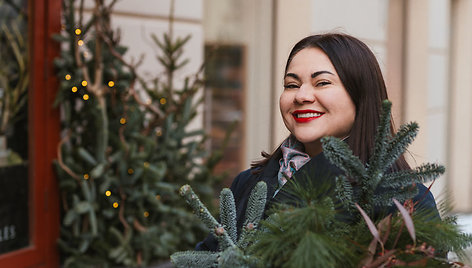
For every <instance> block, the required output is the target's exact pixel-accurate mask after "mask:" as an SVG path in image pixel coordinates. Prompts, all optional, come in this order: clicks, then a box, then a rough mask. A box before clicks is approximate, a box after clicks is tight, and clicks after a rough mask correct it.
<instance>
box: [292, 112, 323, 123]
mask: <svg viewBox="0 0 472 268" xmlns="http://www.w3.org/2000/svg"><path fill="white" fill-rule="evenodd" d="M323 114H324V113H322V112H320V111H316V110H296V111H294V112H293V113H292V116H293V118H294V119H295V121H296V122H297V123H306V122H310V121H312V120H315V119H318V118H320V117H321V116H323Z"/></svg>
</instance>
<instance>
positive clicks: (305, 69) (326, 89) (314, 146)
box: [280, 48, 356, 156]
mask: <svg viewBox="0 0 472 268" xmlns="http://www.w3.org/2000/svg"><path fill="white" fill-rule="evenodd" d="M280 112H281V113H282V117H283V120H284V123H285V126H286V127H287V129H288V130H289V131H290V132H291V133H292V134H293V135H294V136H295V137H296V138H297V140H299V141H300V142H302V143H303V144H304V145H305V151H306V152H307V153H308V154H309V155H310V156H314V155H317V154H318V153H320V152H321V151H322V148H321V142H320V139H321V138H322V137H324V136H335V137H338V138H344V137H346V136H347V135H348V134H349V131H350V130H351V128H352V125H353V123H354V119H355V116H356V107H355V105H354V103H353V102H352V100H351V97H350V96H349V94H348V93H347V91H346V89H345V88H344V85H343V84H342V83H341V80H340V79H339V76H338V74H337V72H336V70H335V68H334V66H333V64H332V63H331V61H330V60H329V58H328V56H327V55H326V54H325V53H324V52H323V51H322V50H321V49H319V48H304V49H302V50H300V51H299V52H298V53H297V54H296V55H295V56H294V57H293V59H292V61H291V63H290V65H289V66H288V69H287V73H286V74H285V78H284V92H283V93H282V95H280Z"/></svg>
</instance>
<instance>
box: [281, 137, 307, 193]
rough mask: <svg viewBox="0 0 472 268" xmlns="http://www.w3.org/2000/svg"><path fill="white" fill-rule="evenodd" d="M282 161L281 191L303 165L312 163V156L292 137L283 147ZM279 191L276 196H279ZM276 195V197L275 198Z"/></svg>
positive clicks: (285, 141)
mask: <svg viewBox="0 0 472 268" xmlns="http://www.w3.org/2000/svg"><path fill="white" fill-rule="evenodd" d="M280 148H281V149H282V159H280V161H279V164H280V169H279V174H278V179H279V187H278V189H280V188H281V187H282V186H283V185H284V184H285V183H286V182H287V180H288V179H290V178H291V177H292V176H293V174H294V173H295V171H297V170H299V169H300V168H301V167H302V166H303V165H305V164H306V163H307V162H308V161H310V156H309V155H308V154H307V153H305V152H303V151H304V147H303V144H302V143H301V142H299V141H298V140H297V139H296V138H295V137H294V136H293V135H290V137H288V138H287V139H286V140H284V142H283V143H282V145H281V146H280ZM277 192H278V190H277V191H276V193H275V194H277ZM275 194H274V196H275Z"/></svg>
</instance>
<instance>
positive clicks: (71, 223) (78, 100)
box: [55, 0, 219, 267]
mask: <svg viewBox="0 0 472 268" xmlns="http://www.w3.org/2000/svg"><path fill="white" fill-rule="evenodd" d="M115 3H116V1H102V0H96V1H95V7H94V8H93V12H92V14H91V16H90V18H89V19H85V18H86V16H84V12H83V4H84V1H79V3H76V1H74V0H68V1H64V2H63V11H64V12H63V14H64V30H63V33H62V34H61V35H57V36H56V37H55V38H56V39H57V40H58V41H60V42H61V43H62V46H61V47H62V51H61V56H60V58H58V59H56V61H55V63H56V66H57V69H58V76H59V78H60V80H61V84H60V90H59V92H58V95H57V99H56V105H60V107H61V111H62V114H63V117H62V118H63V119H62V129H63V134H64V135H63V139H62V141H61V143H60V144H59V146H58V159H57V173H58V177H59V184H60V190H61V193H62V208H63V213H62V215H63V217H62V226H61V237H60V240H59V246H60V249H61V252H62V257H63V259H62V261H63V264H64V266H65V267H79V266H80V267H82V266H84V265H85V266H97V267H108V266H116V265H120V266H126V267H130V266H147V265H148V264H149V263H150V262H156V261H160V260H167V259H168V257H169V255H170V253H172V252H174V251H176V250H185V249H189V248H193V247H194V245H195V244H196V243H197V241H199V240H201V239H202V238H203V236H202V235H203V230H204V225H203V224H201V223H200V222H198V221H197V220H196V217H195V215H193V214H192V213H190V212H189V211H188V210H187V209H186V205H185V202H184V201H183V200H182V199H181V198H180V197H179V194H178V189H179V187H180V185H182V184H185V183H188V184H191V185H192V186H193V188H194V189H195V190H196V192H198V193H199V195H200V196H201V197H202V199H204V200H205V201H206V202H208V203H210V201H211V200H213V196H214V194H213V186H214V185H215V184H216V183H217V182H218V181H219V178H218V177H217V176H214V175H213V173H212V169H213V167H214V165H215V164H216V163H217V161H218V157H216V156H214V155H211V154H209V153H207V150H206V148H205V138H206V136H205V132H204V131H203V130H188V125H189V123H190V122H191V121H192V120H193V119H194V118H195V116H196V114H197V112H196V109H197V105H198V104H199V102H198V100H195V95H196V94H197V92H198V90H199V89H200V88H201V81H200V78H199V77H200V75H199V74H200V71H199V72H198V73H196V74H195V75H192V76H189V77H187V78H186V79H185V81H183V83H177V81H176V79H175V77H174V74H175V72H176V71H178V70H180V69H181V68H182V67H183V66H184V65H185V64H186V63H187V62H188V61H187V60H183V59H182V51H183V49H184V46H185V44H186V43H187V42H188V40H189V39H190V36H186V37H183V38H181V37H174V36H173V34H172V19H171V21H170V29H169V32H168V33H166V34H164V36H163V37H157V36H153V40H155V43H156V47H157V48H158V49H160V52H161V54H160V55H159V56H158V60H157V62H156V64H161V65H162V66H163V67H164V69H165V74H164V76H163V77H157V78H155V79H154V80H153V81H147V80H145V79H143V78H142V77H141V76H140V75H139V73H137V71H136V68H137V66H139V63H140V61H139V60H138V61H136V62H134V63H133V62H131V63H130V62H129V61H127V60H125V58H124V56H125V53H126V51H127V48H126V47H124V46H123V45H121V44H120V38H119V34H118V31H117V30H114V29H112V27H111V24H110V16H111V13H112V10H113V7H114V5H115ZM180 85H181V86H180Z"/></svg>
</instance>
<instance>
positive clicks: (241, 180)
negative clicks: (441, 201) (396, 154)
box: [196, 153, 439, 251]
mask: <svg viewBox="0 0 472 268" xmlns="http://www.w3.org/2000/svg"><path fill="white" fill-rule="evenodd" d="M279 167H280V166H279V161H278V159H271V160H270V161H269V162H268V163H267V165H266V166H265V167H264V169H263V171H262V172H260V173H257V174H254V170H253V169H248V170H245V171H243V172H241V173H239V175H238V176H237V177H236V178H235V179H234V181H233V183H232V184H231V187H230V189H231V191H232V192H233V195H234V199H235V203H236V219H237V230H238V234H239V232H240V230H241V229H242V225H243V223H244V217H245V214H246V207H247V202H248V199H249V195H250V193H251V191H252V189H253V188H254V187H255V185H256V184H257V183H258V182H259V181H264V182H265V183H266V184H267V206H266V210H267V208H268V207H270V206H271V205H272V204H274V203H278V202H287V201H290V200H293V197H291V196H289V195H288V194H287V193H286V192H284V191H279V192H278V193H277V195H276V196H275V197H273V196H274V192H275V190H276V187H277V186H278V179H277V175H278V171H279ZM299 174H309V176H297V175H299ZM339 174H342V171H341V170H340V169H339V168H337V167H336V166H334V165H333V164H331V163H330V162H329V161H328V159H326V157H325V156H324V154H323V153H320V154H318V155H316V156H314V157H313V158H312V159H311V160H310V161H309V162H308V163H306V164H305V165H303V166H302V167H301V168H300V170H298V171H297V173H296V174H295V177H296V178H295V179H296V180H297V182H299V180H302V179H301V178H310V179H311V180H316V181H314V182H313V181H312V184H313V185H315V186H316V185H322V184H323V180H330V179H332V178H334V177H335V176H336V175H339ZM292 179H293V178H292ZM300 183H303V182H300ZM417 188H418V194H417V195H416V196H415V197H414V199H413V200H414V201H415V202H416V201H418V204H417V206H416V208H417V209H418V208H420V209H427V210H431V211H432V212H433V214H434V217H439V213H438V210H437V208H436V202H435V201H434V197H433V195H432V194H431V193H430V192H429V191H428V189H427V188H426V187H425V186H424V185H423V184H418V185H417ZM390 210H394V208H391V209H390ZM388 212H389V213H390V212H391V211H388ZM196 250H210V251H217V250H218V242H217V240H216V239H215V238H214V237H213V235H211V234H210V235H208V237H207V238H206V239H205V240H203V241H202V242H200V243H198V244H197V246H196Z"/></svg>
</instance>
